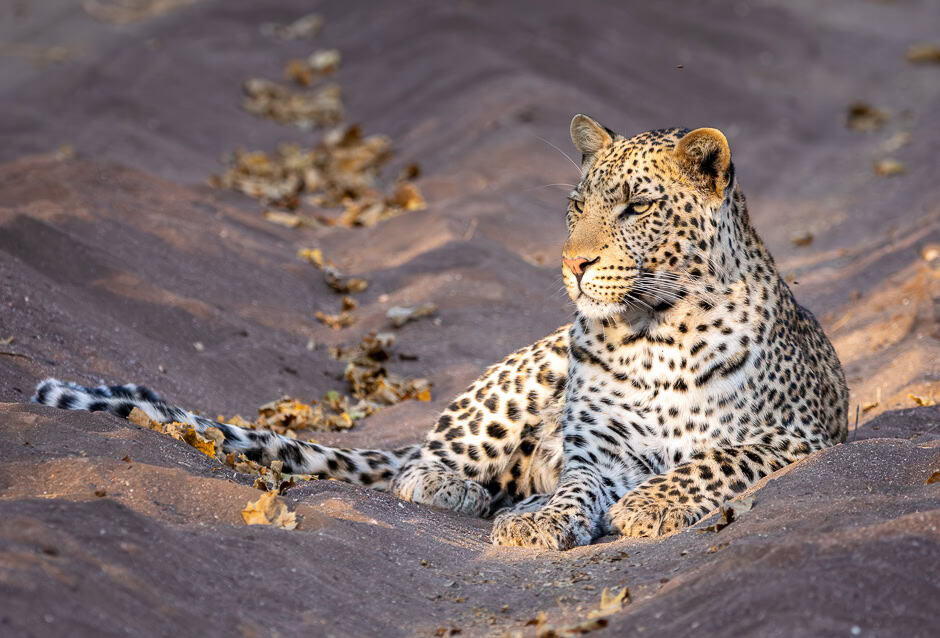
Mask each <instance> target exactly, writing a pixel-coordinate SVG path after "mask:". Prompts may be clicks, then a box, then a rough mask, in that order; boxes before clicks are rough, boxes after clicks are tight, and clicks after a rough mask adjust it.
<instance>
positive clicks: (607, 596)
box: [526, 587, 630, 638]
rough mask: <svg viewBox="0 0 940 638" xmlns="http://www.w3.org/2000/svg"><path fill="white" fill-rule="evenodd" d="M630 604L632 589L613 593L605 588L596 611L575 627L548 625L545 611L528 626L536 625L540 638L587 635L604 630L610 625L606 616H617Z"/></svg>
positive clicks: (528, 623) (537, 634) (592, 611)
mask: <svg viewBox="0 0 940 638" xmlns="http://www.w3.org/2000/svg"><path fill="white" fill-rule="evenodd" d="M629 602H630V589H629V588H627V587H623V588H622V589H620V591H618V592H616V593H613V592H611V591H610V589H609V588H607V587H605V588H604V590H603V591H602V592H601V601H600V604H599V605H598V607H597V608H596V609H592V610H591V611H590V612H588V615H587V619H586V620H584V621H581V622H579V623H575V624H573V625H566V626H560V627H555V626H551V625H548V624H547V622H548V616H547V614H546V613H545V612H544V611H540V612H539V613H538V615H536V617H535V618H532V619H531V620H529V621H528V622H526V625H527V626H528V625H535V628H536V633H535V635H536V636H537V637H538V638H561V637H563V636H579V635H582V634H587V633H590V632H592V631H596V630H598V629H603V628H604V627H606V626H607V625H608V623H609V621H608V620H607V618H606V616H610V615H611V614H615V613H617V612H618V611H620V610H621V609H623V606H624V605H625V604H627V603H629Z"/></svg>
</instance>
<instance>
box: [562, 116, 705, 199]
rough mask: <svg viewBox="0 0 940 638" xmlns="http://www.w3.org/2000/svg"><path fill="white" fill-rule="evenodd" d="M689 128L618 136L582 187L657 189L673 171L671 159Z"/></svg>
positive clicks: (633, 189) (600, 155)
mask: <svg viewBox="0 0 940 638" xmlns="http://www.w3.org/2000/svg"><path fill="white" fill-rule="evenodd" d="M688 132H689V129H687V128H665V129H656V130H653V131H646V132H644V133H640V134H638V135H634V136H633V137H629V138H627V137H623V136H620V135H618V136H616V137H615V138H614V140H613V142H612V143H611V144H610V146H609V147H608V148H606V149H604V150H603V151H601V153H599V154H598V156H597V157H596V158H595V160H594V162H593V163H592V164H591V166H590V167H589V168H588V169H587V170H586V171H585V174H584V176H583V178H582V180H581V184H580V190H581V191H582V192H583V191H596V192H610V193H613V192H615V191H616V192H618V193H619V192H622V191H626V192H633V193H639V192H642V191H643V190H646V189H655V188H657V187H658V186H660V185H661V183H662V181H663V179H664V178H665V177H666V176H667V175H668V174H669V173H670V172H671V170H672V164H671V161H670V160H669V159H668V158H669V157H670V156H671V154H672V152H673V151H674V150H675V148H676V144H677V143H678V142H679V140H680V139H682V137H683V136H684V135H685V134H686V133H688Z"/></svg>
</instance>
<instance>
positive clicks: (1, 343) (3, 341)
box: [0, 336, 15, 346]
mask: <svg viewBox="0 0 940 638" xmlns="http://www.w3.org/2000/svg"><path fill="white" fill-rule="evenodd" d="M14 339H15V337H13V336H9V337H6V338H4V339H0V346H8V345H10V344H11V343H13V341H14Z"/></svg>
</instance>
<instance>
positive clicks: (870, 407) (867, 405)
mask: <svg viewBox="0 0 940 638" xmlns="http://www.w3.org/2000/svg"><path fill="white" fill-rule="evenodd" d="M878 405H879V403H878V401H868V402H867V403H863V404H862V412H868V411H869V410H874V409H875V408H877V407H878Z"/></svg>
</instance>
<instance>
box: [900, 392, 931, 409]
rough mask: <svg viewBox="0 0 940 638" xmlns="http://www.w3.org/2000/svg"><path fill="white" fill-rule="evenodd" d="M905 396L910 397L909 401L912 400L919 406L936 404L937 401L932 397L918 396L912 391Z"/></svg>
mask: <svg viewBox="0 0 940 638" xmlns="http://www.w3.org/2000/svg"><path fill="white" fill-rule="evenodd" d="M907 398H908V399H910V400H911V401H913V402H914V403H916V404H917V405H919V406H921V407H928V406H931V405H937V402H936V401H935V400H934V398H933V397H922V396H918V395H916V394H914V393H908V395H907Z"/></svg>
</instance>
